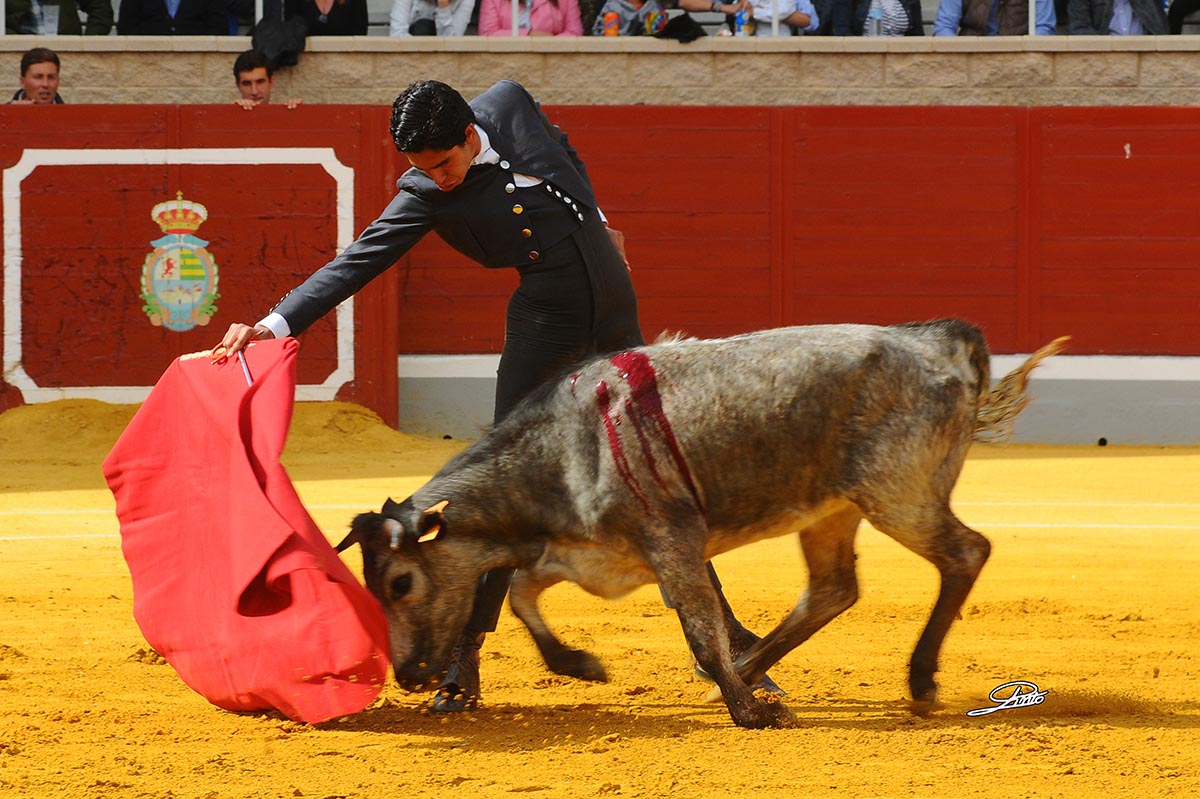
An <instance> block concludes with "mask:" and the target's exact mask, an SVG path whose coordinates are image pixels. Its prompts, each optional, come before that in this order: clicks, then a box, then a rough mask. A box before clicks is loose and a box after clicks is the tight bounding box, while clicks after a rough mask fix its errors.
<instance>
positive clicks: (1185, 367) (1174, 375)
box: [397, 354, 1200, 383]
mask: <svg viewBox="0 0 1200 799" xmlns="http://www.w3.org/2000/svg"><path fill="white" fill-rule="evenodd" d="M1028 357H1029V355H1028V354H1025V355H993V356H992V376H993V377H1001V376H1003V375H1005V374H1007V373H1008V372H1010V371H1011V370H1013V369H1015V368H1016V367H1017V366H1020V365H1021V363H1023V362H1024V361H1025V359H1026V358H1028ZM499 363H500V356H499V355H401V356H400V358H399V362H398V364H397V368H398V369H399V375H400V378H401V379H402V380H403V379H405V378H408V379H430V378H432V379H443V380H444V379H455V378H494V377H495V376H496V367H497V366H498V365H499ZM1036 376H1037V379H1039V380H1121V381H1166V382H1195V383H1200V358H1197V357H1172V356H1166V355H1155V356H1135V355H1055V356H1054V357H1053V358H1050V359H1048V360H1046V361H1043V362H1042V364H1041V365H1040V366H1039V367H1038V370H1037V372H1036Z"/></svg>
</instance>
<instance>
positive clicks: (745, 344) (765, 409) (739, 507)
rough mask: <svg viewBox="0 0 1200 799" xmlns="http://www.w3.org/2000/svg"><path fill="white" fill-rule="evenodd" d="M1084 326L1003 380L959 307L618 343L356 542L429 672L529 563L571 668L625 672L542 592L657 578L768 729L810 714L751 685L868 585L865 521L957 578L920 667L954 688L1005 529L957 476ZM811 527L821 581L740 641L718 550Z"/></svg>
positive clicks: (556, 659) (723, 676) (537, 633)
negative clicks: (483, 598) (975, 506)
mask: <svg viewBox="0 0 1200 799" xmlns="http://www.w3.org/2000/svg"><path fill="white" fill-rule="evenodd" d="M1063 341H1065V339H1060V340H1058V341H1055V342H1052V343H1051V344H1049V345H1047V346H1046V347H1043V348H1042V349H1041V350H1039V351H1038V352H1037V353H1034V355H1032V356H1031V357H1030V358H1029V359H1028V360H1027V361H1026V362H1025V363H1024V364H1023V365H1022V366H1021V367H1019V368H1018V369H1016V370H1014V371H1013V372H1012V373H1011V374H1010V375H1008V376H1007V377H1006V378H1004V380H1002V381H1000V383H999V384H998V386H997V387H996V389H994V390H990V391H989V385H990V382H989V373H988V363H989V357H988V350H987V345H986V344H985V342H984V339H983V336H982V334H981V333H980V331H979V330H977V329H976V328H974V327H972V326H970V325H968V324H967V323H965V322H960V321H957V320H940V321H936V322H929V323H922V324H905V325H896V326H892V327H873V326H867V325H823V326H813V327H793V328H784V329H776V330H767V331H763V332H759V333H753V334H748V335H742V336H736V337H733V338H727V339H720V340H694V339H688V340H680V341H671V342H665V343H657V344H654V345H651V346H647V347H642V348H639V349H636V350H632V351H629V352H624V353H618V354H616V355H613V356H608V357H603V358H600V359H597V360H593V361H591V362H589V363H586V364H584V365H582V366H581V367H579V368H578V369H577V370H575V371H574V372H573V373H572V374H570V375H567V376H564V377H563V378H562V379H560V380H557V381H552V382H551V383H549V384H547V385H546V386H544V387H543V389H542V390H540V391H539V392H538V393H536V394H535V395H534V396H531V397H530V398H528V399H527V400H526V401H525V402H524V403H523V404H522V405H521V406H520V407H519V408H518V409H517V410H515V411H514V412H513V413H512V414H511V415H510V416H509V417H508V418H507V419H506V420H505V421H504V422H503V423H501V424H500V425H498V426H497V427H495V428H494V429H493V430H491V431H490V432H489V433H488V434H487V435H486V436H484V437H483V438H482V439H480V440H479V441H478V442H476V443H475V444H474V445H472V446H470V447H468V448H467V449H466V450H464V451H463V452H462V453H460V454H459V455H458V456H457V457H455V458H454V459H452V460H451V461H450V462H449V463H447V464H446V466H445V467H444V468H442V469H441V471H439V472H438V473H437V474H436V475H435V476H434V477H433V478H432V479H431V480H430V481H429V482H428V483H427V484H426V485H424V486H423V487H422V488H420V489H419V490H418V491H417V492H416V493H415V494H413V495H412V496H411V497H409V498H408V499H406V500H404V501H403V502H401V503H395V502H392V501H391V500H389V501H388V504H387V505H386V506H385V508H384V513H382V514H374V513H369V514H362V515H360V516H359V517H358V518H356V519H355V521H354V523H353V525H352V528H351V532H350V534H349V535H348V536H347V538H346V540H345V541H343V542H342V544H341V545H340V546H339V550H342V549H345V548H346V547H348V546H350V545H351V544H354V543H358V544H360V545H361V546H362V551H363V565H364V576H365V579H366V583H367V586H368V588H369V589H370V590H371V591H372V593H373V594H374V595H375V596H376V597H378V599H379V601H380V602H381V603H382V605H383V608H384V610H385V612H386V615H387V618H388V623H389V628H390V635H391V654H392V666H393V669H394V671H395V675H396V679H397V681H398V682H399V683H400V684H401V685H403V686H405V687H408V688H411V689H417V688H421V687H425V686H428V685H430V684H431V683H432V682H433V681H434V680H436V679H437V678H438V677H439V675H441V674H442V672H443V671H444V670H445V667H446V664H447V660H448V658H449V657H450V654H451V649H452V647H453V646H454V643H455V641H456V640H457V639H458V637H459V635H460V633H461V632H462V630H463V628H464V626H465V624H466V621H467V618H468V615H469V613H470V610H471V602H472V595H473V592H474V589H475V584H476V580H477V579H478V578H479V576H480V575H481V574H483V573H484V572H486V571H488V570H489V569H492V568H495V567H497V566H515V567H517V568H518V569H520V571H518V573H517V576H516V578H515V579H514V582H513V586H512V591H511V595H510V596H511V606H512V609H513V611H514V613H516V615H517V616H518V617H519V618H520V619H521V620H522V621H523V622H524V623H525V624H526V626H527V627H528V628H529V630H530V632H531V633H532V634H533V636H534V638H535V640H536V641H537V643H538V646H539V648H540V649H541V651H542V653H543V655H544V656H545V658H546V661H547V663H548V664H549V665H550V666H551V668H553V669H555V670H556V671H559V672H560V673H565V674H570V675H573V676H578V677H585V678H593V679H594V678H603V676H604V672H603V669H602V668H601V667H600V666H599V663H598V662H597V661H596V660H595V658H593V657H592V656H591V655H588V654H587V653H583V652H577V651H575V650H572V649H569V648H567V647H566V646H564V645H563V644H561V643H560V642H559V641H558V640H557V639H556V638H555V637H554V635H553V633H551V632H550V630H549V629H548V628H547V626H546V625H545V623H544V622H543V620H542V618H541V616H540V614H539V612H538V608H537V598H538V595H539V594H540V593H541V592H542V591H543V590H545V589H546V588H547V587H549V586H550V585H553V584H555V583H557V582H559V581H562V580H570V581H572V582H575V583H578V584H579V585H580V586H582V587H583V588H584V589H586V590H587V591H589V592H591V593H593V594H596V595H598V596H601V597H606V598H615V597H620V596H623V595H625V594H627V593H629V592H630V591H632V590H633V589H634V588H637V587H638V586H641V585H645V584H647V583H655V582H657V583H659V584H660V586H661V588H662V590H663V593H664V595H665V596H666V597H667V598H668V599H669V600H670V603H671V605H672V606H673V607H674V608H675V609H676V611H677V612H678V614H679V621H680V623H681V624H682V626H683V631H684V634H685V636H686V638H687V641H688V644H689V645H690V647H691V650H692V652H693V654H694V655H695V657H696V660H697V662H698V663H699V665H700V666H701V667H702V668H703V669H704V670H705V671H706V672H707V673H708V674H710V675H711V676H712V678H713V679H714V680H715V681H716V683H717V685H718V687H719V688H720V691H721V694H722V696H723V697H724V699H725V703H726V705H727V706H728V708H729V713H730V715H731V716H732V717H733V720H734V722H735V723H737V724H738V725H741V726H743V727H755V728H757V727H771V726H783V725H787V724H789V723H791V721H792V719H793V716H792V715H791V712H790V711H788V710H787V708H786V707H785V706H784V705H782V704H780V703H778V702H777V701H766V700H764V699H760V698H758V697H756V696H755V695H754V692H753V690H752V688H751V687H750V686H753V685H755V684H756V683H757V682H758V681H759V679H760V678H761V677H762V676H763V675H764V674H765V673H766V671H767V669H768V668H770V667H771V666H772V665H774V664H775V663H776V662H778V661H779V660H780V659H781V658H782V657H783V656H784V655H786V654H787V653H788V652H790V651H792V650H793V649H795V648H796V647H797V646H799V645H800V644H801V643H802V642H804V641H805V640H807V639H808V638H809V637H810V636H811V635H813V633H815V632H816V631H817V630H819V629H820V628H821V627H822V626H824V625H825V624H826V623H828V622H829V621H830V620H831V619H833V618H834V617H835V616H837V615H838V614H839V613H841V612H842V611H844V610H846V609H847V608H849V607H850V606H851V605H853V604H854V602H855V600H856V599H857V596H858V588H857V581H856V577H855V569H854V560H855V555H854V536H855V532H856V531H857V529H858V525H859V522H860V521H861V520H862V519H864V518H865V519H866V520H867V521H869V522H870V523H871V524H872V525H873V526H874V527H876V528H877V529H879V530H881V531H883V532H884V533H886V534H887V535H889V536H891V537H892V538H894V539H895V540H896V541H898V542H900V543H901V544H903V545H904V546H905V547H907V548H909V549H911V550H912V551H913V552H915V553H917V554H918V555H920V556H921V557H923V558H925V559H926V560H928V561H930V562H931V563H932V564H933V565H934V566H936V567H937V569H938V571H939V572H940V574H941V590H940V593H939V595H938V598H937V602H936V604H935V605H934V608H933V612H932V614H931V616H930V618H929V621H928V623H927V625H926V627H925V629H924V632H923V633H922V635H921V637H920V639H919V640H918V642H917V645H916V648H915V650H914V652H913V654H912V658H911V661H910V664H909V687H910V690H911V692H912V696H913V698H914V700H916V701H917V702H920V703H931V702H933V701H934V700H935V698H936V692H937V685H936V683H935V682H934V679H933V675H934V672H935V671H936V670H937V662H938V652H939V650H940V648H941V645H942V641H943V639H944V638H945V636H946V633H947V631H948V630H949V629H950V625H951V623H952V622H953V621H954V619H955V617H956V615H957V614H958V612H959V609H960V608H961V607H962V604H963V601H964V600H965V599H966V596H967V593H968V592H969V591H970V589H971V586H972V584H973V583H974V582H975V578H976V576H977V575H978V574H979V571H980V569H981V568H982V567H983V564H984V561H986V560H987V557H988V554H989V551H990V548H991V547H990V544H989V543H988V541H987V539H986V538H984V537H983V536H982V535H980V534H979V533H977V532H975V531H974V530H971V529H970V528H968V527H967V526H966V525H964V524H963V523H962V522H961V521H959V520H958V518H957V517H956V516H955V515H954V513H953V512H952V511H951V510H950V492H951V490H952V489H953V488H954V484H955V481H956V480H957V479H958V476H959V472H960V471H961V469H962V465H963V461H964V459H965V457H966V454H967V450H968V448H969V447H970V446H971V443H972V441H973V440H976V439H981V438H983V437H986V436H992V435H997V434H1002V433H1003V432H1004V431H1005V428H1011V425H1012V422H1013V419H1014V418H1015V416H1016V415H1017V413H1019V412H1020V410H1021V408H1022V407H1023V406H1024V405H1025V403H1026V401H1027V400H1026V397H1025V386H1026V381H1027V378H1028V374H1029V372H1030V370H1031V369H1032V368H1033V367H1034V366H1035V365H1036V364H1037V362H1038V361H1039V360H1041V359H1042V358H1044V357H1045V356H1047V355H1050V354H1052V353H1053V352H1056V351H1057V350H1058V349H1059V348H1060V347H1061V345H1062V342H1063ZM787 533H796V534H798V535H799V538H800V545H801V548H802V551H803V553H804V557H805V560H806V561H807V563H808V569H809V584H808V589H807V591H806V592H805V593H804V595H803V596H802V597H801V598H800V601H799V603H798V604H797V605H796V607H795V608H794V609H793V610H792V611H791V612H790V613H789V614H788V615H787V617H786V618H785V619H784V620H783V622H782V623H780V624H779V626H777V627H776V628H775V629H774V630H772V631H771V632H769V633H768V634H767V635H766V636H764V637H763V638H762V639H761V640H758V641H757V642H755V643H753V645H751V646H749V648H748V649H746V650H745V651H743V652H741V653H740V654H738V653H736V652H735V653H732V654H731V648H730V640H729V630H730V629H731V627H732V625H734V624H736V621H735V620H733V619H732V613H726V612H725V611H724V609H725V608H727V607H728V606H727V605H725V604H724V597H723V596H721V594H720V590H719V588H718V587H717V586H716V585H715V584H714V583H713V582H712V581H710V579H709V576H708V572H707V570H706V568H705V562H706V561H707V560H709V559H710V558H712V557H714V556H716V555H719V554H721V553H722V552H728V551H729V550H731V549H734V548H735V547H740V546H743V545H745V544H749V543H751V542H753V541H758V540H761V539H764V538H769V537H773V536H780V535H784V534H787ZM735 656H736V661H735Z"/></svg>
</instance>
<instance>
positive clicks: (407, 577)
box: [391, 574, 412, 599]
mask: <svg viewBox="0 0 1200 799" xmlns="http://www.w3.org/2000/svg"><path fill="white" fill-rule="evenodd" d="M391 588H392V599H401V598H403V597H406V596H408V592H409V591H411V590H412V575H411V574H402V575H400V576H399V577H393V578H392V585H391Z"/></svg>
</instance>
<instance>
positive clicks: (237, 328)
mask: <svg viewBox="0 0 1200 799" xmlns="http://www.w3.org/2000/svg"><path fill="white" fill-rule="evenodd" d="M260 338H262V339H267V338H275V334H274V333H272V332H271V331H270V330H268V329H267V328H265V327H263V326H262V325H255V326H254V327H250V326H249V325H243V324H240V323H238V322H234V323H233V324H232V325H230V326H229V330H227V331H225V338H223V339H221V343H220V344H218V345H217V346H215V347H213V348H212V352H211V353H210V354H209V358H210V359H211V360H213V361H223V360H225V359H226V358H230V357H232V356H234V355H237V354H238V353H239V352H241V351H242V350H244V349H246V345H247V344H249V343H250V342H251V341H254V340H255V339H260Z"/></svg>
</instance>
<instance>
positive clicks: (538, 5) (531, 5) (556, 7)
mask: <svg viewBox="0 0 1200 799" xmlns="http://www.w3.org/2000/svg"><path fill="white" fill-rule="evenodd" d="M518 9H519V14H520V16H519V17H518V19H517V31H518V33H520V35H522V36H582V35H583V22H582V21H581V20H580V18H579V0H529V2H526V0H521V3H520V5H519V6H518ZM479 35H480V36H511V35H512V0H480V3H479Z"/></svg>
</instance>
